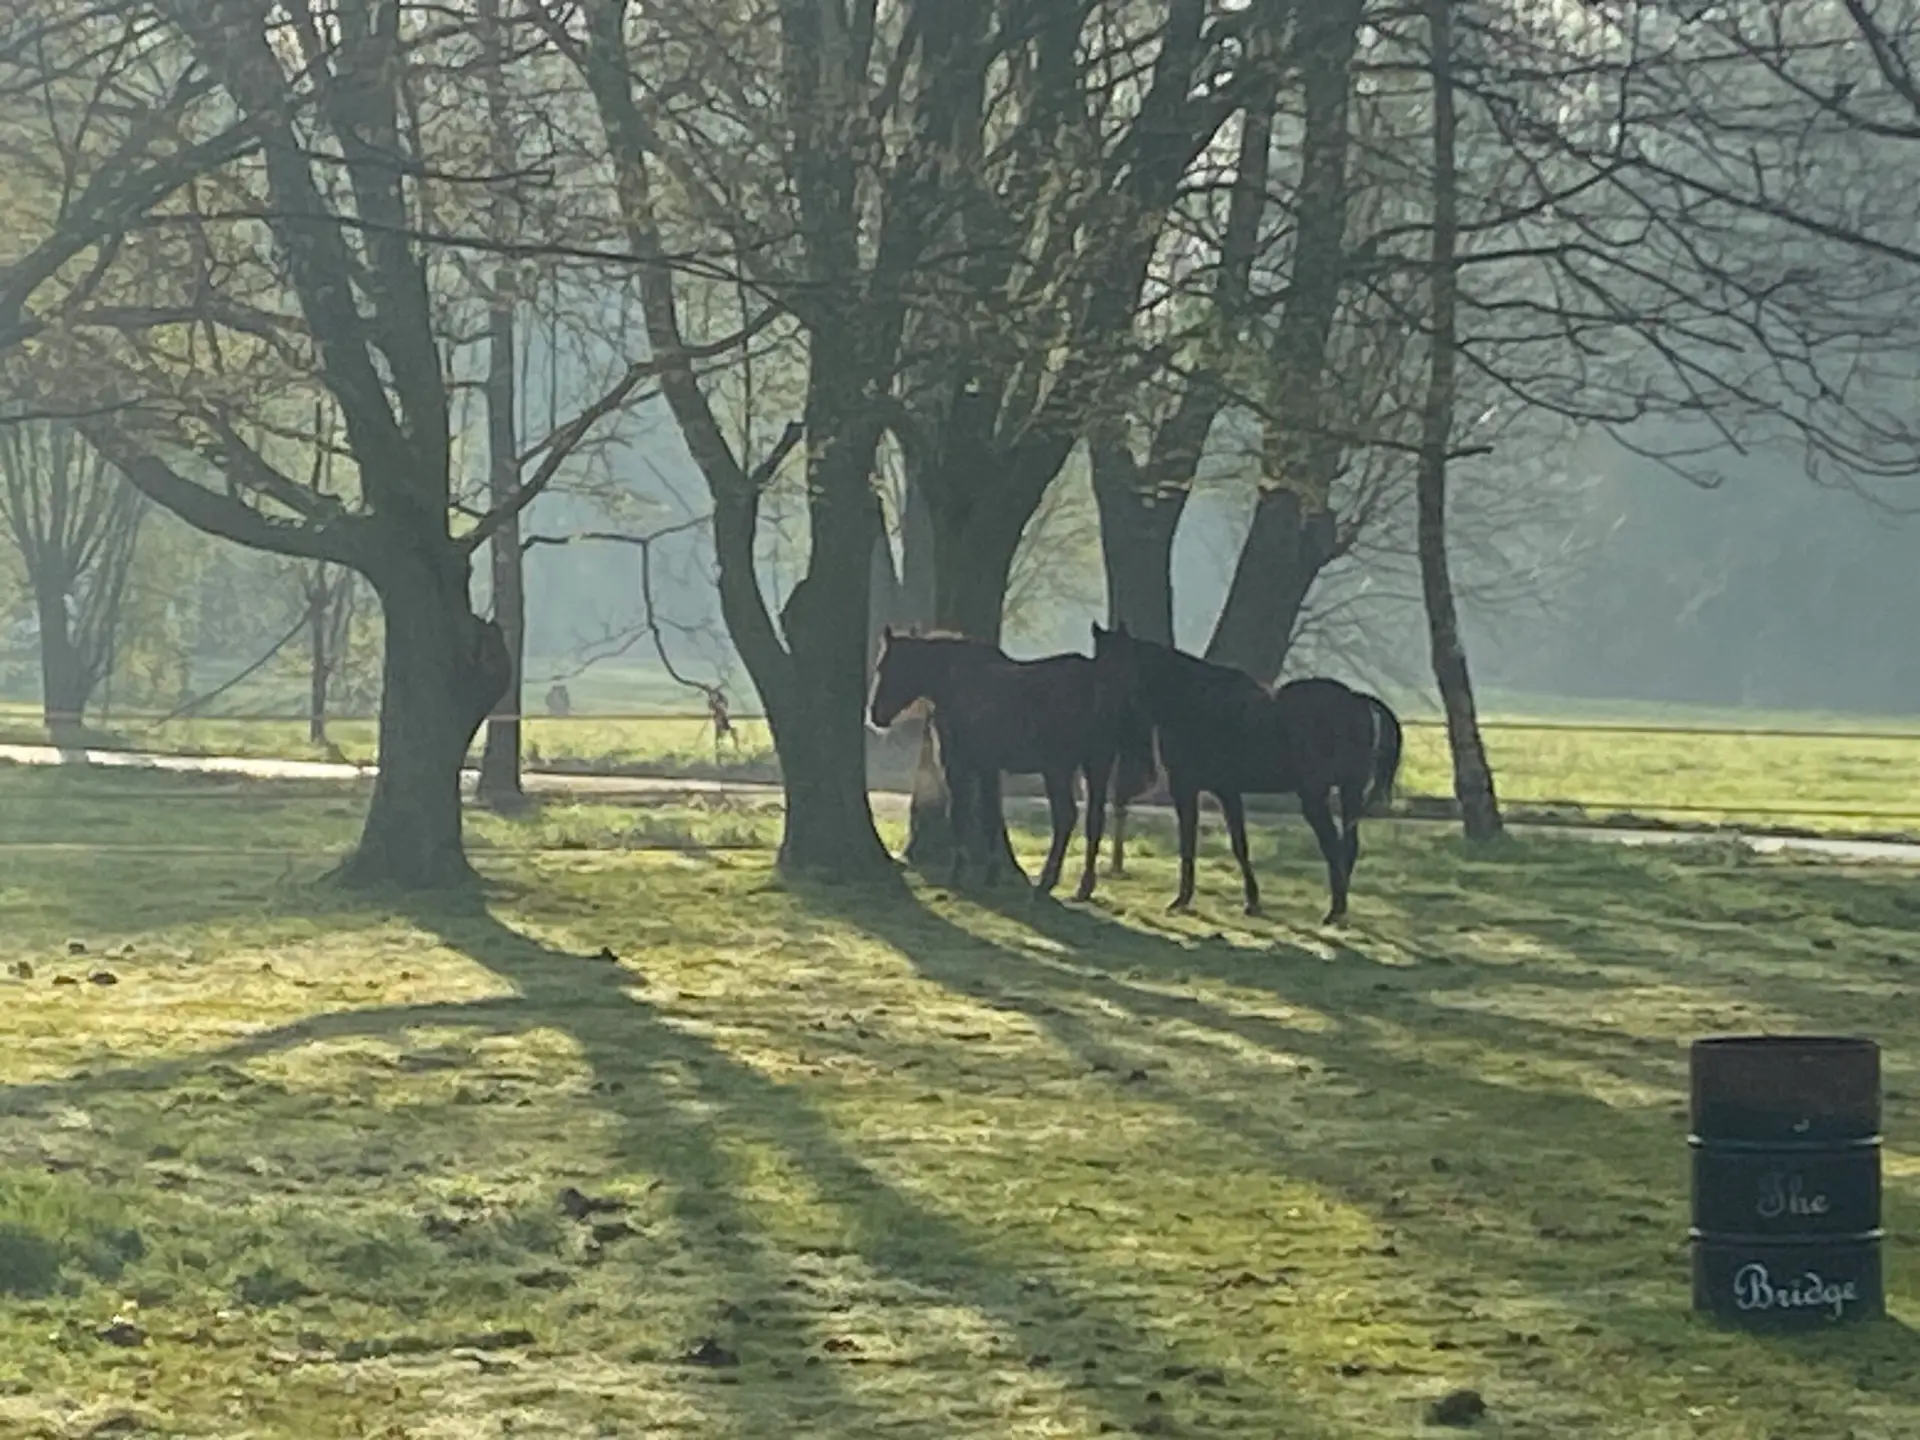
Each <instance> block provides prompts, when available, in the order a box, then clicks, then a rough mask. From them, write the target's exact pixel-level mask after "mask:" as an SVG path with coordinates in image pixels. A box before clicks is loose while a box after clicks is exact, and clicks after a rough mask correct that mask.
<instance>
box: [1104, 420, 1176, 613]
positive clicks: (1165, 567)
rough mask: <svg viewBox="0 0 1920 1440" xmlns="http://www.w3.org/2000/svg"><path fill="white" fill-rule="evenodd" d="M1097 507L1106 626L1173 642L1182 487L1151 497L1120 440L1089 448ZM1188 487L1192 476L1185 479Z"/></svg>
mask: <svg viewBox="0 0 1920 1440" xmlns="http://www.w3.org/2000/svg"><path fill="white" fill-rule="evenodd" d="M1091 454H1092V461H1093V496H1094V500H1095V502H1096V503H1097V504H1098V506H1099V509H1100V558H1101V562H1102V564H1103V565H1104V567H1105V569H1106V575H1107V624H1108V625H1125V626H1126V627H1127V629H1128V630H1130V631H1131V632H1132V633H1133V634H1135V635H1137V636H1139V637H1140V638H1141V639H1143V640H1152V641H1154V642H1156V643H1157V644H1161V645H1171V644H1173V538H1174V535H1175V533H1176V532H1177V531H1178V530H1179V528H1180V516H1181V514H1182V512H1183V511H1184V510H1185V509H1186V503H1187V495H1188V493H1189V491H1188V488H1187V487H1186V486H1182V487H1180V488H1179V489H1178V490H1177V491H1175V492H1174V493H1172V494H1165V495H1162V494H1157V493H1152V492H1151V491H1150V490H1149V488H1148V485H1147V479H1146V475H1145V471H1144V467H1142V466H1141V464H1140V462H1139V461H1137V460H1135V459H1134V458H1133V453H1132V452H1131V451H1130V450H1128V449H1127V447H1126V445H1125V443H1124V442H1122V441H1118V440H1115V441H1109V442H1103V443H1097V444H1094V445H1093V446H1092V447H1091ZM1187 480H1188V482H1189V484H1190V483H1191V480H1192V476H1191V475H1190V474H1189V475H1188V476H1187Z"/></svg>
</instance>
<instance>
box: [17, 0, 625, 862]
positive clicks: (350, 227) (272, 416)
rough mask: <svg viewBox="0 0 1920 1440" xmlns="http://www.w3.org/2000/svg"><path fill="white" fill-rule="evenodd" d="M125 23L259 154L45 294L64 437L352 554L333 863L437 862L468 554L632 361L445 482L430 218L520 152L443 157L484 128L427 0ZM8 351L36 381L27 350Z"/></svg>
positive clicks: (181, 503)
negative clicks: (351, 845)
mask: <svg viewBox="0 0 1920 1440" xmlns="http://www.w3.org/2000/svg"><path fill="white" fill-rule="evenodd" d="M146 23H147V25H148V28H149V31H150V32H151V33H152V34H153V35H155V36H156V38H155V39H154V40H153V41H152V42H151V44H150V46H149V49H148V55H147V61H148V66H147V69H146V70H144V71H142V72H141V75H140V76H139V77H138V78H139V79H140V81H141V83H143V84H152V83H156V82H154V81H153V79H152V76H151V73H150V72H152V71H153V70H154V69H155V68H156V67H157V68H160V69H162V70H164V69H165V66H167V65H171V66H172V67H173V69H172V71H171V72H168V73H169V74H171V75H174V76H179V77H205V80H204V83H206V84H209V85H213V86H217V87H218V90H219V93H220V95H221V96H222V97H223V99H224V102H225V103H226V105H228V106H229V107H230V108H231V110H232V111H233V112H237V113H238V114H239V115H241V116H243V117H244V119H245V125H246V132H247V134H248V135H249V136H250V137H252V142H253V144H254V145H255V146H256V147H257V152H258V157H259V158H258V162H257V163H254V164H240V163H235V164H232V165H229V166H227V167H226V168H224V169H222V170H220V171H218V172H216V173H213V174H210V175H207V176H205V177H204V178H203V180H202V181H201V182H199V183H197V184H195V185H190V186H188V187H186V188H184V189H183V190H182V191H181V192H180V194H179V195H177V196H176V197H175V198H174V200H173V201H172V202H171V203H170V204H169V205H167V206H165V207H161V208H159V209H155V210H153V211H152V213H150V214H148V215H147V216H146V217H145V219H144V220H143V221H142V224H141V226H140V228H139V229H138V230H135V231H129V232H128V233H127V234H126V235H124V236H122V237H121V241H120V244H119V246H118V251H119V254H118V261H117V264H116V265H115V266H113V267H110V273H109V274H108V275H107V276H105V277H104V278H103V279H102V281H101V282H100V284H99V285H98V286H96V296H97V299H96V301H95V302H94V304H93V305H92V306H91V307H90V308H89V310H88V311H87V312H85V313H83V314H80V315H77V316H69V317H67V318H66V319H65V321H64V322H63V325H62V329H61V332H60V336H59V338H60V340H61V343H62V345H63V346H64V347H65V352H66V357H67V359H68V360H69V362H70V363H68V364H67V365H65V366H63V367H62V369H61V370H60V372H59V384H60V386H61V387H62V390H63V391H65V390H70V389H71V388H72V387H73V386H74V385H76V384H77V383H79V382H80V380H82V379H85V380H86V381H88V382H89V383H90V384H91V385H92V387H93V390H94V395H93V397H91V398H92V399H93V400H94V401H96V402H97V403H95V404H94V405H93V407H92V408H93V410H94V412H95V413H94V415H93V417H92V418H89V419H87V420H85V421H83V422H81V423H82V426H83V428H84V429H85V431H86V433H87V435H88V438H89V439H90V440H91V441H92V442H93V443H94V444H95V445H96V447H98V448H99V449H100V450H101V451H102V452H103V453H105V454H106V455H107V456H108V457H109V458H111V459H112V460H113V461H114V463H115V464H117V465H118V466H119V468H120V469H121V470H123V471H124V472H125V473H126V475H127V476H128V478H129V479H130V480H131V481H132V482H133V483H134V484H135V485H136V486H137V487H138V488H139V489H140V490H141V491H142V492H144V493H145V494H146V495H147V496H148V497H149V498H151V499H153V500H154V501H156V502H157V503H159V504H161V505H164V506H166V507H167V508H169V509H171V510H172V511H174V512H175V513H176V514H177V515H179V516H180V517H181V518H182V519H184V520H186V521H187V522H188V523H189V524H192V525H194V526H196V527H197V528H199V529H201V530H204V531H206V532H208V533H210V534H212V535H215V536H218V537H221V538H224V539H227V540H230V541H234V542H236V543H238V544H242V545H247V546H252V547H254V548H258V549H263V550H268V551H272V552H275V553H279V554H282V555H287V556H291V557H295V558H299V559H305V560H309V561H318V562H326V563H331V564H335V565H339V566H343V567H345V568H347V569H350V570H352V571H354V572H355V573H357V574H359V575H361V576H363V577H364V578H365V579H366V580H367V582H368V584H369V585H370V587H371V588H372V590H373V592H374V593H375V594H376V595H377V596H378V598H379V599H380V602H381V606H382V611H383V617H384V624H383V629H382V634H383V643H384V646H385V661H384V686H383V701H382V707H381V719H380V770H379V776H378V779H377V781H376V784H375V787H374V794H373V800H372V804H371V807H370V809H369V812H368V815H367V820H366V825H365V829H364V830H363V833H362V836H361V840H360V844H359V846H358V847H357V848H356V850H355V852H354V854H353V855H352V856H351V857H350V858H349V859H348V860H347V861H346V862H345V863H344V864H343V866H342V867H341V870H340V872H339V873H340V877H341V878H342V879H343V880H346V881H348V882H367V883H374V884H380V885H397V886H401V887H409V888H419V887H429V886H439V885H446V884H458V883H464V882H465V881H466V880H467V879H468V878H469V877H470V876H471V873H472V872H471V870H470V868H469V866H468V864H467V860H466V857H465V854H464V849H463V845H462V837H461V815H460V797H459V775H460V769H461V765H462V762H463V760H464V758H465V755H466V753H467V750H468V747H469V745H470V743H471V741H472V739H473V736H474V733H475V731H476V729H477V727H478V726H479V724H480V722H481V720H482V719H483V718H484V717H485V716H486V714H487V713H488V712H489V711H490V710H491V709H492V707H493V706H494V704H495V702H496V701H497V700H498V698H499V697H500V695H501V693H502V692H503V690H504V689H505V687H506V686H507V684H508V683H509V681H510V679H511V668H512V667H511V662H510V658H509V657H508V655H507V653H506V647H505V645H504V643H503V641H502V637H501V634H500V631H499V628H498V626H496V625H494V624H493V623H491V622H489V621H487V620H484V619H482V618H481V617H480V616H479V615H477V614H475V613H474V610H473V606H472V603H471V599H470V596H469V593H468V588H469V576H470V570H471V566H472V561H473V557H474V555H475V554H476V553H477V552H478V551H479V550H480V548H481V547H482V546H484V545H485V544H486V543H487V542H488V541H489V540H490V539H491V538H492V536H493V534H494V533H496V532H497V531H498V530H500V529H501V528H503V527H505V526H507V525H509V524H510V523H511V522H512V520H513V519H514V517H515V516H517V515H518V513H519V512H520V510H521V509H523V508H524V507H525V506H526V505H527V504H529V503H531V501H532V500H533V498H534V497H535V496H537V495H538V494H539V493H540V492H541V491H542V489H543V488H544V487H545V486H546V485H547V484H548V483H549V482H550V481H551V479H552V478H553V475H554V474H555V473H556V472H557V470H558V469H559V467H560V466H561V464H562V463H564V460H565V458H566V456H567V455H568V454H569V453H570V452H571V450H572V449H573V448H574V447H575V446H576V445H577V444H578V443H579V442H580V440H581V439H582V438H583V437H584V436H586V435H587V434H588V433H589V432H590V431H591V430H592V429H593V427H594V426H595V425H597V424H598V423H599V422H600V421H601V420H603V419H604V418H605V417H606V416H608V415H610V414H612V413H614V412H615V411H616V410H617V409H618V408H619V407H620V406H621V405H622V404H623V403H625V401H626V400H627V399H628V397H630V396H631V395H632V394H633V393H634V392H635V390H636V389H637V388H638V386H639V385H640V383H641V382H642V380H643V379H644V378H645V375H646V373H647V371H646V367H644V366H632V367H629V368H628V369H627V370H626V371H624V372H623V373H622V374H621V375H620V376H619V377H618V378H617V379H616V380H615V381H614V383H612V384H611V386H610V387H609V388H608V389H607V390H606V391H605V392H604V393H602V394H601V395H599V396H598V397H597V398H595V399H594V400H593V401H592V402H591V403H589V404H586V405H583V406H582V408H581V409H580V410H579V411H578V412H577V413H575V414H574V415H573V416H572V417H570V418H569V419H568V420H567V421H566V422H565V423H564V424H562V425H561V426H560V427H559V429H558V430H557V431H556V432H555V433H554V434H552V435H550V436H548V437H546V439H545V440H544V441H542V443H541V445H540V447H538V448H539V452H540V458H539V461H538V463H537V464H536V465H534V466H533V467H532V469H531V471H530V473H529V474H528V475H527V476H526V478H525V479H524V480H523V481H522V483H521V484H519V485H518V486H517V487H516V488H515V489H514V491H513V493H512V494H511V495H510V496H508V497H506V498H505V499H504V500H502V501H501V502H499V503H494V504H490V505H485V506H483V507H481V508H480V509H479V510H477V511H476V510H474V508H473V507H471V506H468V505H467V504H466V503H465V497H463V496H462V495H461V494H460V493H459V490H458V487H457V485H456V477H455V473H454V464H453V441H452V426H451V423H450V394H451V390H450V386H451V382H450V379H449V376H448V374H447V372H446V370H445V368H444V367H443V365H442V346H443V344H445V343H448V342H450V341H453V340H456V339H457V338H458V336H457V333H456V332H455V331H454V329H453V326H454V321H455V318H456V317H457V316H458V314H459V313H460V312H461V305H460V304H459V303H457V297H451V298H450V291H451V290H452V288H453V287H454V284H455V280H456V273H455V267H453V266H451V265H449V264H448V263H446V260H447V256H448V253H449V250H450V249H451V248H452V244H451V242H450V240H449V239H448V238H447V233H448V232H447V228H445V227H448V226H458V225H459V224H461V223H462V222H463V221H464V219H465V216H464V213H463V212H462V208H461V207H462V206H463V205H464V204H470V203H471V202H470V200H465V199H463V197H468V196H472V195H473V194H475V193H476V192H479V191H481V190H483V189H484V187H485V185H486V184H488V183H521V182H522V181H524V179H525V177H519V176H513V177H500V176H494V175H491V174H489V173H488V171H487V170H486V168H485V167H484V165H482V166H480V167H477V168H476V167H475V166H473V165H471V164H470V163H468V162H467V161H466V160H465V159H464V157H466V156H468V155H471V154H473V153H475V151H476V149H478V151H479V153H481V154H484V153H485V151H484V147H483V146H482V147H475V146H473V145H471V144H470V143H469V141H470V137H471V136H472V135H473V133H474V132H475V130H476V129H477V128H478V126H477V123H476V112H475V109H474V107H473V105H472V104H471V96H470V92H471V90H472V88H473V86H474V83H475V80H476V78H477V75H478V73H479V71H480V70H481V69H482V68H483V66H482V62H481V61H480V60H478V59H476V58H475V50H476V47H475V46H474V44H473V39H472V35H471V33H470V30H469V29H468V28H467V27H465V26H464V25H461V24H450V23H448V21H447V18H446V16H445V15H444V13H443V12H441V11H439V10H438V9H437V8H435V7H413V6H408V5H390V6H382V7H347V8H345V9H338V10H331V11H329V12H327V13H326V14H325V15H322V14H320V13H319V12H318V11H317V10H315V9H313V8H309V7H308V6H306V5H304V4H295V5H292V6H278V5H276V6H269V5H267V4H265V3H264V0H225V3H222V4H218V5H214V6H184V5H183V6H177V7H168V8H166V9H164V10H163V11H161V12H160V13H158V14H155V15H152V16H149V17H147V22H146ZM129 83H131V82H129ZM158 83H160V84H161V88H162V89H163V90H169V91H170V90H171V89H172V88H174V87H176V86H177V85H179V84H184V83H186V80H185V79H171V78H166V76H165V75H163V76H162V80H161V81H160V82H158ZM23 123H24V121H23ZM48 123H52V122H51V121H50V122H48ZM526 183H531V182H530V181H528V182H526ZM468 233H469V234H470V235H471V237H472V240H471V246H482V245H483V244H484V238H485V237H484V235H482V234H480V233H479V229H478V227H469V231H468ZM470 248H471V247H470ZM32 378H33V380H34V381H35V382H36V383H38V384H39V386H40V387H41V388H40V391H39V394H40V397H41V398H43V399H44V398H45V397H46V396H47V395H49V394H50V393H52V386H53V383H54V382H53V379H52V371H51V368H50V367H49V366H46V365H41V366H39V367H38V368H36V369H35V370H34V371H33V373H32ZM316 396H324V397H325V398H326V399H327V401H328V402H329V404H330V405H331V406H333V407H334V408H336V409H337V411H338V413H339V416H340V420H341V422H342V435H343V445H342V449H341V458H342V459H343V460H344V461H345V462H346V466H345V468H346V469H348V470H350V480H349V479H348V477H346V476H343V477H342V479H343V485H342V493H340V494H332V493H321V492H319V491H317V490H316V489H315V487H314V486H312V485H311V484H309V483H306V482H305V480H304V479H303V478H302V475H303V472H304V471H305V470H306V463H305V462H306V459H307V457H309V456H310V455H311V454H312V452H313V449H314V448H315V447H317V446H322V445H324V444H326V443H328V442H327V441H326V440H325V438H324V437H323V436H320V435H316V434H314V433H312V430H311V427H309V426H307V425H306V424H305V421H304V417H305V416H306V415H307V414H309V413H310V412H311V408H312V405H313V403H314V399H315V398H316ZM463 516H464V517H465V521H466V523H463V524H461V525H459V526H456V524H455V523H454V522H455V520H456V519H457V518H461V517H463Z"/></svg>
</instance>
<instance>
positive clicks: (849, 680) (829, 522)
mask: <svg viewBox="0 0 1920 1440" xmlns="http://www.w3.org/2000/svg"><path fill="white" fill-rule="evenodd" d="M830 444H831V442H830ZM868 454H869V455H870V454H871V449H869V451H868ZM845 462H846V457H844V456H832V457H830V458H829V459H828V460H827V461H826V462H825V463H822V464H819V465H817V466H816V467H815V468H816V473H815V476H814V479H815V481H816V484H815V485H814V487H813V489H814V499H813V503H812V506H811V518H812V522H813V523H812V531H813V550H814V553H813V557H812V560H811V562H810V563H809V565H808V569H807V574H806V576H805V577H804V578H803V579H802V580H801V581H800V583H799V584H798V585H796V586H795V587H794V590H793V593H792V595H791V596H790V597H789V598H788V600H787V604H786V607H785V609H784V610H783V611H782V613H781V622H782V628H783V629H784V630H785V631H786V635H787V644H788V647H789V649H790V650H791V652H792V664H791V667H790V669H786V668H785V667H783V669H785V673H787V674H789V675H790V676H791V683H790V684H787V685H768V684H764V683H763V684H762V687H761V689H762V694H763V695H764V696H765V697H766V701H767V723H768V726H769V728H770V729H771V730H772V731H773V743H774V747H775V749H776V750H777V751H778V753H779V756H780V775H781V784H782V788H783V789H784V790H785V793H786V825H785V829H784V831H783V833H782V835H781V837H780V856H779V864H780V868H781V869H782V870H784V871H786V872H788V873H790V874H800V875H806V876H809V877H813V878H816V879H825V880H845V881H862V880H872V879H879V878H883V877H885V876H888V875H891V874H892V873H893V857H892V856H890V855H889V854H888V853H887V848H886V846H884V845H882V844H881V843H880V835H879V832H878V831H877V830H875V829H874V825H873V811H872V809H871V807H870V806H869V805H868V803H867V745H866V727H865V726H864V725H863V724H862V723H861V717H862V716H863V715H864V714H865V711H866V703H867V655H866V635H867V624H866V621H867V600H868V596H867V589H868V585H869V583H870V566H871V561H872V553H873V542H874V539H875V537H876V536H878V535H879V534H880V533H881V525H880V506H879V503H878V501H877V500H876V499H875V498H874V496H873V493H872V490H871V489H870V488H869V487H867V486H866V485H865V484H864V474H865V466H864V465H863V466H862V477H861V478H862V482H863V483H860V484H850V483H848V481H847V479H846V477H844V476H842V477H833V478H829V477H827V476H824V475H822V474H821V473H820V472H822V471H825V470H827V468H828V466H830V465H832V464H834V463H845ZM752 536H753V526H752V520H751V518H747V519H746V520H745V523H744V524H741V523H731V522H730V517H729V516H728V515H727V513H726V509H725V507H720V508H716V513H715V539H716V543H717V545H718V546H719V547H721V548H722V551H723V553H726V554H729V555H737V556H744V557H745V558H744V559H743V560H740V561H739V562H738V563H739V564H742V565H745V566H751V563H752V561H751V556H752V550H751V545H752ZM749 575H750V571H749ZM726 604H727V594H726V592H725V591H724V590H723V593H722V605H723V607H724V606H725V605H726ZM733 633H735V634H736V635H739V634H742V633H748V632H747V631H746V630H745V629H743V628H740V627H734V630H733ZM750 649H751V651H752V653H751V654H748V653H745V652H743V656H742V658H743V659H747V660H748V668H749V670H752V669H753V658H754V656H757V655H758V653H759V652H758V647H757V646H754V647H750ZM770 668H771V667H769V666H767V665H765V664H764V663H763V665H762V668H761V673H762V674H765V673H767V671H768V670H769V669H770ZM756 678H758V677H756Z"/></svg>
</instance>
